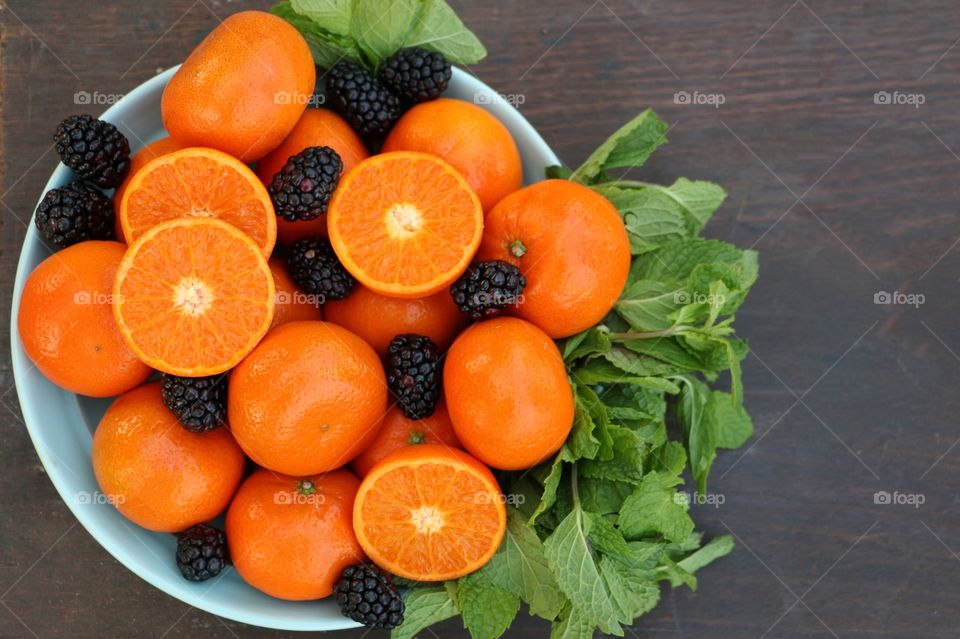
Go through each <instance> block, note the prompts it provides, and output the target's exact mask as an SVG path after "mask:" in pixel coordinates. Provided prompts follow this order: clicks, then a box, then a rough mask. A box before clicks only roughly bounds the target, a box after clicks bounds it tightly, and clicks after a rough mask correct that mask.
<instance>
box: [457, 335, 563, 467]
mask: <svg viewBox="0 0 960 639" xmlns="http://www.w3.org/2000/svg"><path fill="white" fill-rule="evenodd" d="M443 388H444V397H445V398H446V402H447V411H448V412H449V413H450V420H451V421H452V422H453V429H454V431H455V432H456V434H457V438H458V439H459V440H460V443H462V444H463V447H464V448H465V449H466V450H467V451H468V452H469V453H470V454H472V455H473V456H474V457H476V458H478V459H479V460H480V461H482V462H484V463H485V464H487V465H488V466H493V467H494V468H500V469H503V470H519V469H521V468H529V467H531V466H535V465H536V464H539V463H540V462H542V461H545V460H546V459H548V458H549V457H550V456H551V455H553V454H554V453H555V452H557V450H559V449H560V446H562V445H563V442H564V441H566V439H567V435H568V434H569V433H570V428H571V427H572V426H573V411H574V409H573V392H572V390H571V388H570V382H569V380H568V379H567V371H566V368H564V365H563V358H562V357H561V356H560V351H559V350H558V349H557V346H556V345H555V344H554V343H553V341H552V340H551V339H550V337H549V336H547V334H546V333H544V332H543V331H541V330H540V329H539V328H537V327H536V326H534V325H533V324H531V323H530V322H527V321H525V320H522V319H517V318H515V317H498V318H495V319H492V320H487V321H484V322H479V323H477V324H474V325H473V326H470V327H469V328H467V330H465V331H464V332H463V333H461V334H460V336H459V337H458V338H457V339H456V341H454V343H453V346H451V347H450V350H449V351H448V352H447V357H446V361H445V362H444V366H443Z"/></svg>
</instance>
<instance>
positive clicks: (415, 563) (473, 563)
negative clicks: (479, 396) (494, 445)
mask: <svg viewBox="0 0 960 639" xmlns="http://www.w3.org/2000/svg"><path fill="white" fill-rule="evenodd" d="M506 526H507V510H506V506H505V505H504V499H503V494H502V493H501V492H500V486H498V485H497V480H496V479H494V477H493V474H492V473H491V472H490V469H489V468H487V467H486V466H484V465H483V464H482V463H480V462H479V461H478V460H476V459H475V458H473V457H471V456H470V455H468V454H467V453H465V452H463V451H461V450H456V449H453V448H447V447H446V446H442V445H438V444H420V445H419V446H406V447H404V448H401V449H400V450H398V451H397V452H395V453H393V454H391V455H389V456H388V457H386V458H384V459H383V460H382V461H380V462H379V463H378V464H377V465H376V466H374V467H373V469H372V470H371V471H370V472H369V473H368V474H367V476H366V477H365V478H364V480H363V483H362V484H360V490H359V492H357V498H356V501H355V502H354V504H353V530H354V532H355V533H356V535H357V540H358V541H359V542H360V545H361V546H362V547H363V550H364V552H365V553H367V556H368V557H370V559H372V560H373V562H374V563H376V564H377V565H378V566H381V567H382V568H384V569H386V570H388V571H390V572H392V573H393V574H395V575H399V576H401V577H404V578H406V579H415V580H417V581H444V580H447V579H456V578H457V577H462V576H463V575H466V574H469V573H471V572H473V571H475V570H477V569H478V568H480V567H481V566H483V565H484V564H485V563H487V562H488V561H489V560H490V558H491V557H493V555H494V553H496V551H497V547H498V546H499V545H500V540H501V539H503V533H504V531H505V530H506Z"/></svg>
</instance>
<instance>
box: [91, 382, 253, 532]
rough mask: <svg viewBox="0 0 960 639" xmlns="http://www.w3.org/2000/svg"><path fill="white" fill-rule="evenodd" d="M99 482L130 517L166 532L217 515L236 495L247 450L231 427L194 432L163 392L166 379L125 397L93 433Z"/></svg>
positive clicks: (179, 529) (137, 522) (108, 495)
mask: <svg viewBox="0 0 960 639" xmlns="http://www.w3.org/2000/svg"><path fill="white" fill-rule="evenodd" d="M92 457H93V472H94V474H95V475H96V477H97V483H99V484H100V490H102V491H103V493H104V494H105V495H106V496H107V499H108V500H109V501H110V503H112V504H114V505H115V506H116V507H117V510H119V511H120V512H121V513H123V514H124V515H125V516H126V517H127V518H128V519H129V520H131V521H132V522H134V523H135V524H138V525H140V526H143V527H144V528H148V529H150V530H158V531H161V532H177V531H181V530H184V529H186V528H189V527H190V526H193V525H194V524H200V523H204V522H207V521H210V520H211V519H213V518H214V517H216V516H217V515H219V514H220V513H221V512H223V510H224V509H225V508H226V507H227V504H229V503H230V498H231V497H233V493H234V492H236V490H237V486H239V485H240V479H241V478H242V477H243V468H244V464H245V463H246V457H244V455H243V451H241V450H240V447H239V446H237V444H236V442H234V441H233V437H231V436H230V431H229V430H228V429H226V428H217V429H214V430H212V431H209V432H206V433H193V432H190V431H188V430H187V429H186V428H184V427H183V426H181V425H180V423H179V422H178V421H177V418H176V417H175V416H174V414H173V413H171V412H170V411H169V410H167V407H166V406H164V405H163V400H162V399H161V398H160V384H159V383H152V384H145V385H143V386H141V387H139V388H137V389H134V390H132V391H130V392H129V393H127V394H125V395H121V396H120V397H118V398H117V399H116V400H115V401H114V402H113V403H112V404H111V405H110V408H108V409H107V412H106V413H105V414H104V416H103V419H101V420H100V425H99V426H97V430H96V432H95V433H94V435H93V452H92Z"/></svg>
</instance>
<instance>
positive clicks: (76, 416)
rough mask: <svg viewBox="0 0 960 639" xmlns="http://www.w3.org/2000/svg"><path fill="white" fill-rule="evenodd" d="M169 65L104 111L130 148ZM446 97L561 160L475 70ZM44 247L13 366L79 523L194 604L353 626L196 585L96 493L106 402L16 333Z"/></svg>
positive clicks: (326, 608) (163, 548)
mask: <svg viewBox="0 0 960 639" xmlns="http://www.w3.org/2000/svg"><path fill="white" fill-rule="evenodd" d="M174 71H176V68H173V69H169V70H167V71H166V72H164V73H162V74H160V75H158V76H156V77H154V78H152V79H151V80H149V81H147V82H145V83H144V84H142V85H140V86H139V87H137V88H136V89H135V90H134V91H132V92H131V93H130V94H128V95H127V96H126V97H124V98H123V99H122V100H120V101H119V102H118V103H117V104H115V105H114V106H112V107H111V108H110V109H109V110H108V111H107V112H106V113H105V114H104V115H103V116H101V117H102V118H103V119H105V120H108V121H110V122H112V123H114V124H115V125H116V126H117V127H118V128H119V129H120V130H121V131H122V132H123V133H124V134H126V135H127V137H128V138H129V139H130V143H131V146H132V147H133V148H134V150H138V149H139V148H141V147H143V146H144V145H146V144H148V143H150V142H152V141H154V140H156V139H158V138H161V137H163V136H164V135H166V132H165V131H164V129H163V124H162V121H161V117H160V97H161V95H162V93H163V88H164V87H165V86H166V84H167V82H168V81H169V79H170V77H171V76H172V75H173V73H174ZM447 95H448V96H449V97H453V98H459V99H462V100H466V101H468V102H475V103H477V104H479V105H480V106H482V107H483V108H485V109H486V110H488V111H490V112H491V113H492V114H494V115H495V116H496V117H497V118H498V119H499V120H500V121H501V122H503V123H504V124H505V125H506V127H507V128H508V129H509V130H510V133H511V134H513V138H514V140H516V142H517V146H518V147H519V149H520V154H521V156H522V157H523V171H524V181H525V183H527V184H529V183H532V182H536V181H538V180H542V179H543V170H544V167H546V166H549V165H552V164H559V160H558V159H557V157H556V155H554V153H553V151H551V150H550V148H549V147H548V146H547V144H546V142H544V140H543V138H541V137H540V135H539V134H538V133H537V132H536V130H534V128H533V127H532V126H531V125H530V123H529V122H527V120H526V119H525V118H524V117H523V116H522V115H521V114H520V113H519V112H518V111H517V110H516V109H514V108H513V107H512V106H510V105H509V104H508V103H507V102H505V101H503V100H501V99H499V96H498V95H497V93H496V92H494V91H493V90H492V89H491V88H490V87H488V86H487V85H486V84H484V83H483V82H481V81H480V80H478V79H477V78H475V77H473V76H472V75H470V74H468V73H466V72H464V71H462V70H460V69H454V74H453V81H452V83H451V85H450V89H449V91H448V93H447ZM71 177H72V176H71V173H70V171H69V170H68V169H67V168H66V167H65V166H64V165H63V164H60V165H58V166H57V169H56V170H55V171H54V172H53V175H51V176H50V180H49V181H48V182H47V185H46V187H44V193H45V192H46V191H47V190H49V189H51V188H54V187H57V186H61V185H63V184H66V183H67V182H69V181H70V179H71ZM40 195H41V196H42V194H40ZM50 254H51V250H50V248H49V247H47V246H46V245H45V244H44V242H43V240H42V239H41V238H40V236H39V235H38V234H37V231H36V228H35V227H34V226H33V225H32V224H31V226H30V228H29V230H28V231H27V235H26V239H25V240H24V243H23V250H22V252H21V254H20V262H19V264H18V266H17V277H16V282H15V285H14V293H13V308H12V313H11V320H10V326H11V330H10V332H11V335H10V338H11V348H12V354H13V372H14V377H15V379H16V384H17V393H18V395H19V398H20V406H21V408H22V411H23V417H24V420H25V421H26V424H27V429H28V430H29V432H30V437H31V438H32V439H33V444H34V446H35V447H36V449H37V454H38V455H39V456H40V461H41V462H43V465H44V468H45V469H46V471H47V474H48V475H49V477H50V479H51V481H53V485H54V486H55V487H56V489H57V491H58V492H59V493H60V496H61V497H62V498H63V500H64V502H66V504H67V506H68V507H69V508H70V510H71V511H72V512H73V514H74V515H75V516H76V517H77V519H78V520H79V521H80V523H81V524H83V526H84V527H85V528H86V529H87V530H88V531H89V532H90V534H91V535H93V537H94V539H96V540H97V541H98V542H100V545H102V546H103V547H104V548H106V549H107V551H108V552H109V553H110V554H112V555H113V556H114V557H116V558H117V560H118V561H120V562H121V563H123V564H124V565H125V566H126V567H127V568H129V569H130V570H131V571H133V572H134V573H135V574H137V575H139V576H140V577H142V578H143V579H145V580H147V581H148V582H149V583H151V584H153V585H154V586H156V587H157V588H159V589H160V590H163V591H164V592H166V593H167V594H169V595H172V596H174V597H176V598H178V599H180V600H182V601H184V602H186V603H188V604H190V605H191V606H194V607H196V608H200V609H202V610H206V611H207V612H210V613H213V614H215V615H219V616H221V617H226V618H228V619H233V620H235V621H240V622H243V623H248V624H252V625H256V626H263V627H267V628H277V629H281V630H338V629H343V628H352V627H355V626H356V625H357V624H355V623H354V622H352V621H350V620H348V619H346V618H344V617H343V616H341V615H340V613H339V611H338V610H337V608H336V605H335V604H334V603H333V602H332V601H330V600H323V601H310V602H290V601H281V600H279V599H274V598H273V597H270V596H268V595H265V594H263V593H261V592H259V591H257V590H255V589H254V588H252V587H251V586H249V585H247V583H246V582H244V580H243V579H242V578H241V577H240V575H239V574H237V572H236V571H235V570H228V571H226V572H225V573H223V574H221V576H220V578H218V579H215V580H212V581H208V582H204V583H199V584H196V583H191V582H188V581H186V580H184V579H183V577H181V576H180V573H179V571H178V570H177V567H176V565H175V564H174V561H173V553H174V547H175V545H176V541H175V538H174V536H173V535H169V534H163V533H155V532H150V531H148V530H144V529H143V528H140V527H139V526H136V525H135V524H132V523H130V522H129V521H127V520H126V519H125V518H124V517H123V516H121V515H120V513H119V512H118V511H117V510H116V509H115V508H114V507H113V506H111V505H110V504H107V503H104V502H103V500H102V499H99V498H98V496H99V492H98V490H99V489H98V486H97V482H96V479H95V478H94V475H93V468H92V466H91V462H90V448H91V443H92V433H93V431H94V429H95V428H96V425H97V423H98V422H99V421H100V418H101V416H102V415H103V412H104V410H106V407H107V406H108V405H109V403H110V401H109V400H102V399H92V398H88V397H80V396H77V395H74V394H73V393H69V392H67V391H65V390H63V389H62V388H59V387H57V386H55V385H54V384H52V383H50V382H49V381H47V379H46V378H45V377H44V376H43V375H42V374H41V373H40V372H39V371H38V370H37V368H36V367H35V366H33V364H32V363H31V362H30V360H29V359H28V358H27V356H26V354H25V353H24V351H23V347H22V345H21V343H20V336H19V334H18V332H17V313H18V309H19V306H20V294H21V292H22V290H23V284H24V281H25V280H26V278H27V276H28V275H29V274H30V272H31V271H32V270H33V269H34V267H35V266H36V265H37V264H39V263H40V262H41V261H43V260H44V259H45V258H46V257H48V256H49V255H50Z"/></svg>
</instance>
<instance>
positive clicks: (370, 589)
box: [333, 564, 404, 630]
mask: <svg viewBox="0 0 960 639" xmlns="http://www.w3.org/2000/svg"><path fill="white" fill-rule="evenodd" d="M333 594H334V595H336V597H337V605H338V606H340V612H342V613H343V616H345V617H349V618H351V619H353V620H354V621H356V622H357V623H362V624H363V625H365V626H368V627H370V628H384V629H387V630H390V629H391V628H396V627H397V626H399V625H401V624H402V623H403V610H404V606H403V598H402V597H401V596H400V593H399V592H398V591H397V587H396V586H394V585H393V580H392V579H391V578H390V576H389V575H388V574H387V573H385V572H384V571H383V570H381V569H380V568H378V567H377V566H373V565H368V564H355V565H353V566H347V567H346V568H344V570H343V573H341V575H340V579H339V580H338V581H337V583H335V584H334V585H333Z"/></svg>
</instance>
